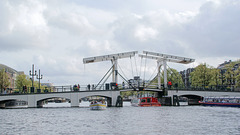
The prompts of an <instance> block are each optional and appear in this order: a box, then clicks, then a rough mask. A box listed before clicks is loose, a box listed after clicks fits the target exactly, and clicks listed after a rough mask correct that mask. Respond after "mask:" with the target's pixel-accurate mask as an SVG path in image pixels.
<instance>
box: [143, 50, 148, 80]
mask: <svg viewBox="0 0 240 135" xmlns="http://www.w3.org/2000/svg"><path fill="white" fill-rule="evenodd" d="M146 57H147V53H146ZM146 66H147V59H145V66H144V71H143V74H144V75H143V80H145V73H146Z"/></svg>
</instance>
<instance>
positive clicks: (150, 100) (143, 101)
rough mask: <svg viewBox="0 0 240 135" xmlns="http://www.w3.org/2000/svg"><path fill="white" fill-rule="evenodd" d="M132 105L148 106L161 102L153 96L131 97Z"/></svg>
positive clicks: (158, 104)
mask: <svg viewBox="0 0 240 135" xmlns="http://www.w3.org/2000/svg"><path fill="white" fill-rule="evenodd" d="M131 103H132V106H140V107H149V106H161V103H160V102H159V101H158V99H157V98H155V97H141V98H136V99H132V101H131Z"/></svg>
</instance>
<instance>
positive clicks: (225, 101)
mask: <svg viewBox="0 0 240 135" xmlns="http://www.w3.org/2000/svg"><path fill="white" fill-rule="evenodd" d="M199 103H200V104H202V105H203V106H225V107H240V97H206V98H204V99H203V101H199Z"/></svg>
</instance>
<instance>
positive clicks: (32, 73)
mask: <svg viewBox="0 0 240 135" xmlns="http://www.w3.org/2000/svg"><path fill="white" fill-rule="evenodd" d="M36 74H37V71H36V70H35V72H34V64H33V65H32V71H31V70H30V71H29V75H30V76H32V78H31V80H32V87H31V93H34V76H36Z"/></svg>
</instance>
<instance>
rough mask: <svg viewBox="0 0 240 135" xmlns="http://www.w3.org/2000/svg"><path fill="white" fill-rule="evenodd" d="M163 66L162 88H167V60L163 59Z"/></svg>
mask: <svg viewBox="0 0 240 135" xmlns="http://www.w3.org/2000/svg"><path fill="white" fill-rule="evenodd" d="M163 66H164V88H165V90H166V89H167V61H166V60H165V59H164V60H163Z"/></svg>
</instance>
